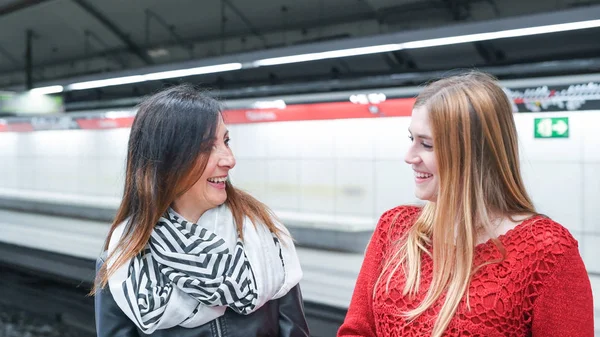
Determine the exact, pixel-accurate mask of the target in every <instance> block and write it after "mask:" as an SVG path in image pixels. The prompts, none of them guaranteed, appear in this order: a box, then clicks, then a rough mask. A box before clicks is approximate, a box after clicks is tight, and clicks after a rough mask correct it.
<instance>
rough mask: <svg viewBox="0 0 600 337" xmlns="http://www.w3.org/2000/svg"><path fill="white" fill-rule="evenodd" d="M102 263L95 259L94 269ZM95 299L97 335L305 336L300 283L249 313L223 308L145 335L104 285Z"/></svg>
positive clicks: (161, 336) (306, 336)
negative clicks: (207, 317) (201, 320)
mask: <svg viewBox="0 0 600 337" xmlns="http://www.w3.org/2000/svg"><path fill="white" fill-rule="evenodd" d="M102 263H104V261H103V260H102V259H98V263H97V264H96V271H97V270H98V269H99V268H100V266H101V265H102ZM95 302H96V332H97V334H98V337H133V336H136V337H137V336H140V337H143V336H153V337H172V336H177V337H238V336H239V337H242V336H243V337H259V336H260V337H308V336H309V331H308V325H307V323H306V319H305V317H304V305H303V302H302V294H301V292H300V286H299V285H297V286H295V287H294V288H292V290H290V292H289V293H287V294H286V295H285V296H283V297H281V298H279V299H277V300H272V301H270V302H267V303H266V304H265V305H264V306H262V307H261V308H260V309H258V310H257V311H255V312H253V313H252V314H249V315H240V314H237V313H235V312H234V311H232V310H231V309H227V310H226V311H225V314H224V315H223V316H221V317H219V318H217V319H215V320H213V321H211V322H208V323H206V324H204V325H202V326H199V327H196V328H183V327H180V326H177V327H174V328H170V329H166V330H157V331H155V332H153V333H152V334H150V335H146V334H144V333H142V332H141V331H140V330H138V329H137V327H136V325H135V324H134V323H133V322H132V321H131V320H130V319H129V317H127V316H126V315H125V313H123V311H121V308H119V306H118V305H117V303H116V302H115V300H114V299H113V297H112V294H111V293H110V290H109V288H108V287H105V288H104V289H102V290H101V291H98V293H97V294H96V297H95Z"/></svg>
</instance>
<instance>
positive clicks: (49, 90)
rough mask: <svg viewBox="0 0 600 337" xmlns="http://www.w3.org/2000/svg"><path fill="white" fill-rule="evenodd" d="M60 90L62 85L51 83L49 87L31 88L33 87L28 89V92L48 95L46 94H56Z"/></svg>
mask: <svg viewBox="0 0 600 337" xmlns="http://www.w3.org/2000/svg"><path fill="white" fill-rule="evenodd" d="M62 91H63V87H62V85H51V86H49V87H40V88H33V89H31V90H29V93H30V94H33V95H48V94H57V93H59V92H62Z"/></svg>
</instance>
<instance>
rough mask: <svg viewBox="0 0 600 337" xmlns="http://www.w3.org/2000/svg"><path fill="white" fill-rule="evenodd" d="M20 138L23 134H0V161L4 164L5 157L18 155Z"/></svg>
mask: <svg viewBox="0 0 600 337" xmlns="http://www.w3.org/2000/svg"><path fill="white" fill-rule="evenodd" d="M20 136H21V134H19V133H16V132H15V133H13V132H0V161H2V162H4V160H6V159H5V158H4V157H14V156H17V155H18V151H17V143H18V142H19V140H20V139H21V137H20Z"/></svg>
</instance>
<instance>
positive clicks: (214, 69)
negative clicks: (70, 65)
mask: <svg viewBox="0 0 600 337" xmlns="http://www.w3.org/2000/svg"><path fill="white" fill-rule="evenodd" d="M241 68H242V64H241V63H225V64H217V65H214V66H205V67H196V68H188V69H179V70H170V71H161V72H157V73H150V74H144V75H134V76H126V77H115V78H109V79H105V80H97V81H88V82H79V83H73V84H70V85H69V86H67V88H68V89H69V90H83V89H91V88H100V87H109V86H112V85H121V84H129V83H138V82H145V81H155V80H162V79H165V78H175V77H185V76H192V75H202V74H211V73H218V72H223V71H230V70H238V69H241Z"/></svg>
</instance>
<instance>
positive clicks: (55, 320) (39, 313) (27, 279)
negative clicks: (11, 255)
mask: <svg viewBox="0 0 600 337" xmlns="http://www.w3.org/2000/svg"><path fill="white" fill-rule="evenodd" d="M0 275H2V277H1V278H0V304H3V306H4V307H5V308H9V309H11V310H14V311H15V312H18V311H24V312H26V313H27V314H28V316H32V317H36V319H37V320H38V321H39V322H37V321H36V319H33V318H32V319H30V323H28V324H40V325H45V326H46V328H48V326H53V327H52V329H53V330H62V329H66V330H68V331H71V333H72V334H73V336H81V337H92V336H95V323H94V300H93V298H91V297H87V296H86V293H87V292H88V289H89V286H87V285H84V284H81V285H76V284H72V283H65V282H60V281H57V280H53V279H49V278H47V277H43V276H39V275H35V274H34V273H32V271H30V270H29V271H28V270H24V269H19V268H15V267H12V266H6V265H0ZM13 323H14V322H13ZM21 324H22V323H21ZM17 329H23V327H20V328H17Z"/></svg>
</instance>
